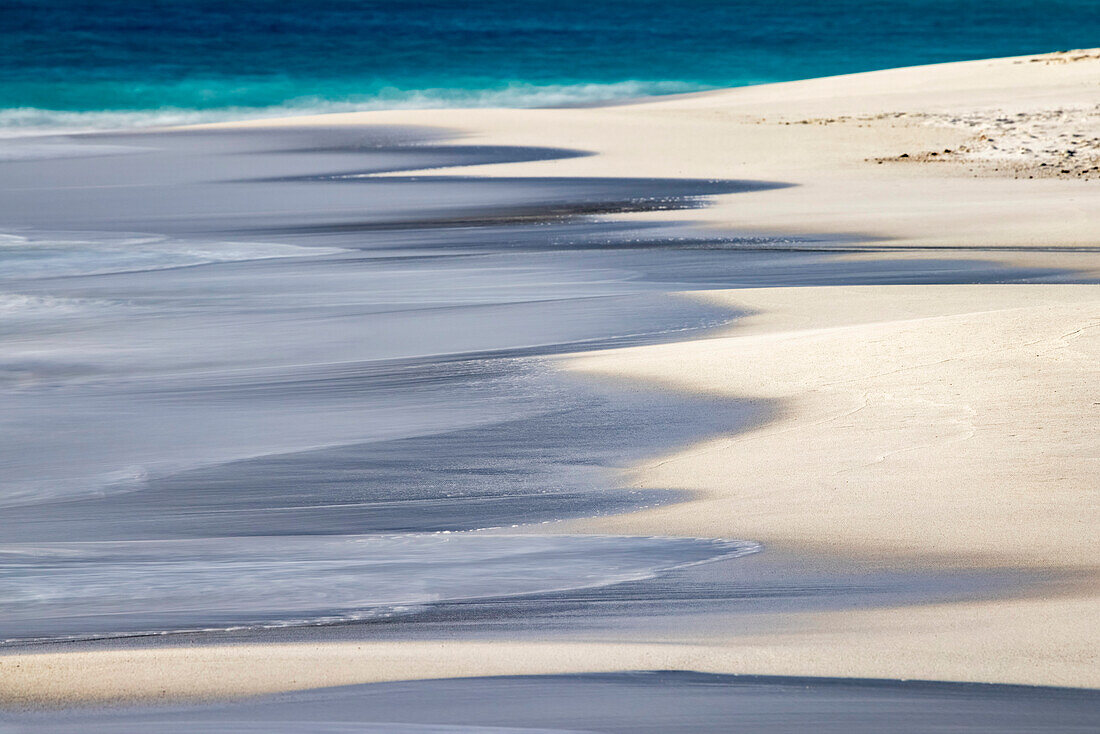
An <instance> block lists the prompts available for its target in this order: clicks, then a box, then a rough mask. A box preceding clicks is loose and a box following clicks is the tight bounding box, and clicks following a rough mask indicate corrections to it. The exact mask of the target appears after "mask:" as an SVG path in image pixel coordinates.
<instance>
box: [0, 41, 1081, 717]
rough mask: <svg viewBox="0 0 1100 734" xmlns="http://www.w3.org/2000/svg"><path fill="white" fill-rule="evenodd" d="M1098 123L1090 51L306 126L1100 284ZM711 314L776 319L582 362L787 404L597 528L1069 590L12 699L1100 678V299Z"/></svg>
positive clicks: (309, 664) (73, 675) (9, 698)
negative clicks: (387, 130) (689, 681)
mask: <svg viewBox="0 0 1100 734" xmlns="http://www.w3.org/2000/svg"><path fill="white" fill-rule="evenodd" d="M1098 109H1100V54H1097V53H1095V52H1078V53H1073V54H1060V55H1052V56H1045V57H1036V58H1021V59H1001V60H993V61H982V62H968V63H962V64H946V65H937V66H929V67H919V68H911V69H899V70H892V71H884V72H874V73H870V74H859V75H851V76H845V77H837V78H832V79H818V80H811V81H806V82H795V83H789V84H776V85H768V86H761V87H752V88H745V89H735V90H727V91H722V92H715V93H708V94H703V95H694V96H687V97H678V98H673V99H667V100H658V101H654V102H648V103H645V104H638V105H627V106H621V107H610V108H603V109H579V110H471V111H454V110H443V111H423V112H408V111H404V112H393V113H361V114H354V115H335V116H326V117H322V118H310V119H296V120H291V121H287V122H286V123H285V124H332V123H339V124H346V123H354V124H374V123H380V124H393V123H399V124H434V125H444V126H450V127H455V128H459V129H461V130H464V131H466V132H467V133H468V138H467V139H468V140H469V141H470V142H488V143H494V144H522V145H548V146H563V147H575V148H582V149H586V150H591V151H596V152H598V153H599V155H596V156H592V157H587V158H576V159H569V160H561V161H544V162H536V163H529V164H513V165H507V166H484V167H479V168H477V169H471V170H470V172H476V173H478V174H484V175H496V174H505V175H561V176H568V175H605V176H622V175H630V176H673V177H676V176H690V177H722V178H750V179H768V180H779V181H785V182H789V183H794V184H797V186H795V187H792V188H785V189H777V190H772V191H763V192H756V193H752V194H738V195H735V196H730V197H723V198H721V199H720V200H719V201H718V202H716V204H715V206H713V207H711V208H710V209H706V210H701V211H690V212H682V213H679V214H678V216H683V217H684V218H689V219H703V220H705V221H706V222H708V223H711V224H714V225H721V226H732V227H736V228H738V229H740V230H744V231H759V232H766V233H794V234H803V233H830V234H837V233H858V234H861V235H863V236H865V237H867V238H868V239H869V241H870V242H873V243H874V244H876V245H880V246H883V247H893V248H910V249H909V250H903V251H900V252H898V253H897V256H904V257H917V256H923V255H926V254H927V253H923V254H922V253H921V252H920V250H922V249H924V248H939V247H950V248H979V249H980V248H1018V247H1039V248H1052V249H1054V250H1055V251H1053V252H1047V251H1045V250H1044V251H1026V252H1020V251H1014V250H1007V251H1005V250H991V251H988V252H985V253H984V254H983V257H990V258H993V257H996V258H1000V259H1005V260H1012V261H1015V262H1021V263H1024V262H1026V263H1028V264H1031V265H1051V266H1057V267H1076V268H1079V269H1081V270H1084V271H1090V272H1093V273H1096V272H1100V256H1098V255H1097V253H1094V252H1089V251H1088V250H1087V248H1094V247H1096V246H1097V245H1100V242H1097V238H1098V233H1100V181H1097V180H1095V178H1096V176H1095V174H1096V170H1094V169H1093V168H1092V167H1093V166H1095V165H1096V163H1097V142H1098V141H1097V139H1096V137H1095V136H1096V127H1095V120H1096V114H1097V110H1098ZM1066 150H1071V151H1073V153H1072V154H1070V155H1067V154H1066V153H1065V152H1064V151H1066ZM944 151H951V152H950V153H945V152H944ZM932 153H936V155H934V156H933V155H932ZM902 154H906V157H902ZM1052 163H1053V164H1054V165H1053V166H1052V165H1051V164H1052ZM1043 164H1046V165H1043ZM660 216H661V217H668V216H670V214H669V213H667V212H662V213H660ZM914 248H915V251H914ZM958 252H959V251H954V250H952V251H950V252H948V253H946V254H948V255H954V254H957V253H958ZM961 252H962V255H964V256H966V257H973V256H974V253H973V252H967V251H965V250H963V251H961ZM935 256H937V257H941V256H944V253H940V252H937V253H936V254H935ZM695 297H706V298H710V299H714V300H716V301H720V302H723V303H728V304H735V305H738V306H740V307H745V308H749V309H752V310H753V311H755V312H756V315H755V316H752V317H750V318H748V319H745V320H743V321H741V322H739V323H738V324H737V326H736V327H735V328H734V329H732V330H731V331H730V332H729V333H728V334H724V335H721V336H719V337H717V338H712V339H705V340H699V341H692V342H685V343H681V344H674V345H662V346H653V347H642V348H634V349H626V350H616V351H610V352H600V353H594V354H590V355H583V356H581V357H579V358H576V359H574V360H572V361H570V362H568V364H567V367H568V368H569V369H572V370H575V371H578V372H583V373H587V374H592V375H604V376H611V377H614V378H616V379H623V378H630V379H638V380H645V381H648V382H651V383H655V384H660V385H665V386H667V387H669V388H670V389H677V390H691V391H702V392H706V393H710V394H715V395H726V396H735V397H740V398H746V397H747V398H754V397H756V398H761V399H764V398H766V399H769V400H772V401H777V404H778V405H779V406H780V411H779V414H778V415H776V416H774V417H773V419H772V420H770V421H769V422H768V423H766V424H765V425H761V426H758V427H756V428H754V429H752V430H750V431H747V432H744V433H741V434H737V435H735V436H729V437H722V438H716V439H713V440H710V441H707V442H705V443H703V444H702V445H699V446H695V447H692V448H690V449H688V450H685V451H682V452H679V453H677V454H674V455H672V456H666V457H660V458H659V459H656V460H654V461H651V462H646V463H645V464H643V465H641V466H638V467H635V468H633V469H632V470H631V471H630V481H631V483H632V484H634V485H636V486H653V487H676V488H682V489H689V490H693V491H695V492H696V493H697V494H696V499H694V500H693V501H691V502H686V503H682V504H679V505H675V506H671V507H665V508H660V509H656V510H650V511H645V512H640V513H634V514H631V515H625V516H621V517H615V518H607V519H602V520H600V521H598V522H596V521H590V522H588V523H585V524H584V527H585V528H586V529H588V530H591V531H597V532H624V533H638V534H645V533H662V534H672V533H682V534H688V535H708V536H728V537H736V538H753V539H760V540H764V541H765V542H767V543H771V544H773V545H775V546H780V547H787V548H794V549H803V550H806V551H808V552H828V553H831V554H835V555H842V556H860V557H863V558H868V559H872V560H873V559H883V560H889V561H890V562H891V563H896V562H899V561H905V560H909V561H912V562H913V563H916V564H925V565H927V564H932V565H944V566H951V567H960V566H962V567H967V566H975V567H988V566H997V567H1021V566H1024V567H1029V568H1032V569H1051V571H1052V573H1053V572H1054V571H1061V572H1066V573H1067V574H1068V577H1067V578H1069V579H1070V580H1069V581H1066V582H1064V583H1062V584H1060V585H1058V586H1057V588H1056V589H1055V588H1053V587H1052V589H1050V590H1047V591H1045V592H1043V593H1036V592H1035V591H1034V590H1032V591H1031V593H1029V594H1027V595H1026V596H1021V597H1020V598H1016V599H1000V600H990V601H980V602H966V603H959V604H939V605H928V606H920V607H905V608H897V609H886V610H881V609H879V610H861V611H858V612H845V613H820V614H806V615H799V616H793V615H788V616H786V617H783V618H779V619H776V621H775V625H776V626H775V629H776V630H777V631H774V632H767V633H762V632H761V633H756V634H752V635H738V634H736V633H735V631H734V630H731V631H730V633H729V634H728V635H717V636H714V635H712V636H711V637H708V638H705V639H703V638H699V639H683V640H666V641H663V642H661V643H653V644H648V643H645V642H641V641H635V642H622V643H612V642H608V643H584V642H576V643H519V642H517V643H498V642H493V643H463V642H438V643H434V642H413V643H378V644H370V643H367V644H355V643H332V644H327V645H316V644H309V645H306V644H303V645H245V646H224V647H197V648H194V647H192V648H179V647H167V648H160V649H158V648H152V649H143V650H118V651H87V652H79V653H45V654H22V653H21V654H9V655H4V656H0V701H6V702H8V703H24V704H27V703H33V704H40V705H50V704H54V705H56V704H62V703H72V702H104V701H120V700H147V699H149V698H190V697H218V696H232V695H244V694H251V693H259V692H268V691H277V690H291V689H301V688H310V687H316V686H322V685H335V684H348V683H355V682H367V681H376V680H394V679H402V678H423V677H438V676H449V675H486V674H506V673H550V672H568V671H593V670H622V669H639V668H646V669H653V668H665V669H673V668H681V669H695V670H704V671H715V672H733V673H768V674H791V675H840V676H873V677H892V678H932V679H948V680H977V681H993V682H1013V683H1033V684H1059V685H1074V686H1092V687H1100V660H1098V657H1097V655H1098V651H1100V624H1098V623H1097V620H1100V596H1098V594H1100V590H1098V586H1097V583H1096V578H1097V576H1096V571H1097V567H1098V565H1100V553H1098V551H1097V544H1096V542H1095V538H1096V537H1097V535H1098V532H1100V515H1098V511H1097V508H1098V507H1100V503H1098V499H1100V498H1098V496H1097V494H1098V487H1100V482H1098V481H1097V477H1098V476H1100V472H1098V469H1100V466H1098V463H1100V441H1098V431H1097V426H1098V423H1100V421H1098V413H1100V394H1098V392H1097V391H1098V387H1097V386H1098V385H1100V379H1098V378H1100V373H1098V371H1097V364H1098V363H1100V362H1098V359H1100V342H1098V335H1100V328H1098V326H1100V287H1097V286H1061V285H1036V286H921V287H909V286H876V287H851V288H785V289H763V290H750V291H726V292H718V293H708V294H701V295H698V296H695ZM571 529H575V527H573V528H571Z"/></svg>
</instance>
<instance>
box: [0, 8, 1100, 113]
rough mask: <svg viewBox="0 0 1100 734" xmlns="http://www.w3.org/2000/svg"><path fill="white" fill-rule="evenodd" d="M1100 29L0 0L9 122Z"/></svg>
mask: <svg viewBox="0 0 1100 734" xmlns="http://www.w3.org/2000/svg"><path fill="white" fill-rule="evenodd" d="M1098 39H1100V3H1097V2H1096V0H1042V1H1041V2H1040V1H1038V0H1000V1H998V2H974V1H971V0H961V1H960V0H880V1H879V2H865V1H861V2H851V1H840V2H820V1H819V0H783V1H782V2H777V1H773V0H686V1H685V2H678V3H669V2H657V1H656V0H600V1H597V2H592V1H590V0H527V1H526V2H505V1H504V0H481V1H480V2H476V3H474V2H451V1H449V0H387V1H385V2H372V1H370V0H314V1H313V2H290V1H289V0H236V1H234V2H226V1H225V0H150V1H146V2H133V1H132V0H89V1H79V0H0V126H5V127H10V126H42V125H89V126H96V127H102V126H112V125H116V124H140V123H152V122H158V121H164V122H174V121H182V120H196V119H212V118H214V119H216V118H220V117H232V116H241V115H247V114H263V113H264V112H265V111H266V113H268V114H270V113H272V112H274V111H283V110H284V108H292V109H294V110H317V109H321V110H329V109H331V110H336V109H354V108H371V107H397V106H420V107H429V106H453V105H515V106H535V105H548V104H563V103H572V102H585V101H595V100H604V99H612V98H621V97H630V96H638V95H641V94H655V93H662V92H676V91H688V90H695V89H701V88H707V87H716V86H730V85H741V84H751V83H759V82H770V81H780V80H789V79H797V78H805V77H813V76H821V75H827V74H837V73H846V72H857V71H866V70H870V69H878V68H887V67H894V66H906V65H912V64H923V63H933V62H940V61H954V60H962V59H974V58H983V57H993V56H1005V55H1013V54H1025V53H1033V52H1044V51H1053V50H1059V49H1067V48H1081V47H1088V46H1094V45H1096V44H1097V43H1098ZM271 108H276V110H272V109H271ZM120 111H124V112H125V114H119V112H120ZM74 113H77V114H75V115H74ZM81 113H83V114H81ZM88 113H93V114H88Z"/></svg>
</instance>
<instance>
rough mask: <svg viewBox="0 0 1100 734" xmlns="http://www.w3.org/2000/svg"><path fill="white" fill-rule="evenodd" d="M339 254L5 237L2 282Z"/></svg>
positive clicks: (137, 239) (106, 238)
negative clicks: (12, 279) (14, 279)
mask: <svg viewBox="0 0 1100 734" xmlns="http://www.w3.org/2000/svg"><path fill="white" fill-rule="evenodd" d="M337 252H343V250H341V249H339V248H332V247H301V246H298V245H285V244H277V243H271V242H217V241H213V242H211V241H193V240H176V239H172V238H169V237H152V236H141V235H132V236H125V235H99V234H94V235H84V234H59V235H35V236H22V235H15V234H0V279H8V278H20V279H24V278H25V279H37V278H50V277H58V276H73V275H103V274H106V273H123V272H134V271H146V270H164V269H167V268H178V267H186V266H193V265H205V264H210V263H219V262H239V261H244V260H267V259H271V258H282V257H311V256H320V255H331V254H334V253H337ZM27 303H28V304H29V302H27ZM17 305H18V304H16V306H17Z"/></svg>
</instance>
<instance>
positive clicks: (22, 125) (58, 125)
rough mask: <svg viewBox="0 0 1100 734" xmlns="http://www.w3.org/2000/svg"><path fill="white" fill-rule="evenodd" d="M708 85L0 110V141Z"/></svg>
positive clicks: (589, 98) (609, 96) (557, 102)
mask: <svg viewBox="0 0 1100 734" xmlns="http://www.w3.org/2000/svg"><path fill="white" fill-rule="evenodd" d="M706 88H707V87H705V86H702V85H699V84H691V83H686V82H651V81H624V82H616V83H613V84H545V85H539V84H526V83H522V84H521V83H514V84H509V85H507V86H503V87H497V88H491V89H449V88H437V89H411V90H410V89H399V88H396V87H387V88H383V89H379V90H377V91H375V92H373V93H371V94H370V95H364V96H362V97H354V98H345V99H325V98H320V97H300V98H297V99H293V100H289V101H287V102H285V103H283V104H279V105H271V106H265V107H247V106H241V107H214V108H209V109H195V108H186V107H160V108H156V109H143V110H87V111H73V110H55V109H42V108H38V107H14V108H7V109H0V137H2V136H14V135H25V134H28V133H30V134H41V133H45V132H55V131H56V132H73V131H92V130H112V129H120V128H137V127H157V126H167V125H196V124H201V123H208V122H224V121H227V120H245V119H258V118H265V117H283V116H291V115H310V114H321V113H328V112H359V111H367V110H386V109H434V108H445V107H557V106H567V105H580V104H598V103H601V102H615V101H621V100H624V99H633V98H638V97H648V96H654V95H661V94H677V93H684V92H697V91H701V90H703V89H706Z"/></svg>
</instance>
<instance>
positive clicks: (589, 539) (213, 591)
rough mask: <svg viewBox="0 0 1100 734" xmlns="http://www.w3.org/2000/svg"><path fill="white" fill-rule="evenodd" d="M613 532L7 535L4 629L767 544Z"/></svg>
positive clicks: (612, 578)
mask: <svg viewBox="0 0 1100 734" xmlns="http://www.w3.org/2000/svg"><path fill="white" fill-rule="evenodd" d="M759 550H760V546H759V545H758V544H756V543H751V542H747V541H734V540H717V539H703V538H676V537H626V536H612V535H573V536H570V535H546V536H539V535H485V534H480V533H453V534H452V533H435V534H430V535H426V534H408V535H354V536H300V537H262V536H261V537H237V538H211V539H188V540H160V541H118V542H110V541H108V542H97V543H57V544H51V545H48V546H40V545H35V544H20V543H16V544H8V545H0V567H2V568H3V569H4V571H5V574H4V578H3V580H0V594H2V597H3V599H4V601H5V615H4V620H3V622H0V640H4V641H8V642H12V641H18V640H28V639H42V638H58V637H69V638H76V637H82V636H99V635H105V636H112V635H125V634H155V633H158V632H160V633H163V632H168V631H185V630H215V629H234V628H242V627H244V628H249V627H260V628H274V627H293V626H306V625H319V624H334V623H339V622H351V621H360V620H366V619H377V618H385V617H392V616H398V615H404V614H409V613H410V612H415V611H416V610H418V609H422V608H424V607H426V606H431V605H435V604H442V603H447V602H459V601H471V600H475V599H488V598H499V597H516V596H524V595H530V594H539V593H549V592H555V591H566V590H574V589H582V588H598V587H603V586H609V585H612V584H617V583H622V582H626V581H635V580H640V579H647V578H653V577H654V576H656V575H660V574H662V573H665V572H667V571H670V570H673V569H676V568H683V567H685V566H690V565H695V564H699V563H706V562H708V561H714V560H717V559H719V558H733V557H738V556H744V555H748V554H751V553H756V552H758V551H759Z"/></svg>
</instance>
